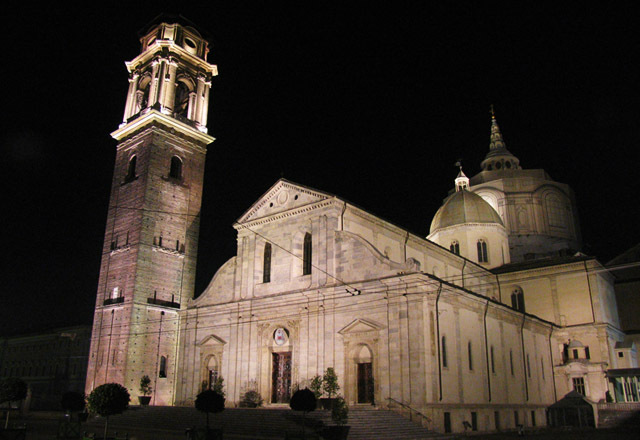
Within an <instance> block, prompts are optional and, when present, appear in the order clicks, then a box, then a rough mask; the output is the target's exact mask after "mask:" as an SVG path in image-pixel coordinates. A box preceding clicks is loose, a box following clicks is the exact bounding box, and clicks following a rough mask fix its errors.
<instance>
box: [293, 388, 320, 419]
mask: <svg viewBox="0 0 640 440" xmlns="http://www.w3.org/2000/svg"><path fill="white" fill-rule="evenodd" d="M316 404H317V402H316V396H315V394H314V393H313V391H311V390H310V389H309V388H305V389H303V390H298V391H296V392H295V393H293V396H291V400H290V401H289V406H290V407H291V409H292V410H294V411H304V412H305V413H307V412H310V411H313V410H315V409H316Z"/></svg>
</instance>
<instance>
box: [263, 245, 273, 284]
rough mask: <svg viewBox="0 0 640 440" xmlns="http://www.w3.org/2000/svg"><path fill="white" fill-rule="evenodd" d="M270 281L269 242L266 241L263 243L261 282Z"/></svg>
mask: <svg viewBox="0 0 640 440" xmlns="http://www.w3.org/2000/svg"><path fill="white" fill-rule="evenodd" d="M270 281H271V243H267V244H265V245H264V258H263V266H262V282H263V283H268V282H270Z"/></svg>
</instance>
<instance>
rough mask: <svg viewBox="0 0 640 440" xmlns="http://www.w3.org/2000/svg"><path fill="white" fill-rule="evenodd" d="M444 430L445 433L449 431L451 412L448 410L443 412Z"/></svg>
mask: <svg viewBox="0 0 640 440" xmlns="http://www.w3.org/2000/svg"><path fill="white" fill-rule="evenodd" d="M444 432H445V433H449V432H451V413H450V412H445V413H444Z"/></svg>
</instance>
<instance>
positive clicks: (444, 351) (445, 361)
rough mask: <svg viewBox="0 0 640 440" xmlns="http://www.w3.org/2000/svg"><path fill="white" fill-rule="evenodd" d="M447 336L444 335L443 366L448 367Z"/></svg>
mask: <svg viewBox="0 0 640 440" xmlns="http://www.w3.org/2000/svg"><path fill="white" fill-rule="evenodd" d="M447 366H448V363H447V337H446V336H443V337H442V367H443V368H447Z"/></svg>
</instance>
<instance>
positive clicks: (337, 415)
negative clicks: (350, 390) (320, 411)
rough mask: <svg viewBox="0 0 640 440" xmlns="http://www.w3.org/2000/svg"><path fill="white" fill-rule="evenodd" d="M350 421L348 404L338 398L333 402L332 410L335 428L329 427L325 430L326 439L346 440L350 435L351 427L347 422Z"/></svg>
mask: <svg viewBox="0 0 640 440" xmlns="http://www.w3.org/2000/svg"><path fill="white" fill-rule="evenodd" d="M348 419H349V407H348V406H347V402H345V400H344V399H343V398H342V397H341V396H338V397H337V398H336V399H335V400H334V402H333V408H331V420H333V423H335V424H336V425H335V426H328V427H327V428H326V429H325V434H324V437H325V438H327V439H332V440H345V439H346V438H347V436H348V435H349V429H350V426H347V425H346V423H347V420H348Z"/></svg>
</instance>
